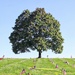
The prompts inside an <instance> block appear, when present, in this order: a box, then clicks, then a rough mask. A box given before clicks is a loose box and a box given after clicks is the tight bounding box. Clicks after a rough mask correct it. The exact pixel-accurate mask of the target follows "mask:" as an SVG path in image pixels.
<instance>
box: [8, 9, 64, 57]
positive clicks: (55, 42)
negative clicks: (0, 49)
mask: <svg viewBox="0 0 75 75" xmlns="http://www.w3.org/2000/svg"><path fill="white" fill-rule="evenodd" d="M9 39H10V42H11V43H12V50H13V52H14V53H16V54H17V53H23V52H30V49H31V50H37V51H38V52H39V57H41V53H42V52H43V51H47V50H52V51H53V52H55V53H62V51H63V45H62V44H63V41H64V39H63V38H62V35H61V32H60V23H59V22H58V21H57V20H56V19H55V18H54V17H53V16H52V15H51V14H50V13H46V12H45V10H44V8H37V9H36V10H35V11H33V12H30V11H29V10H28V9H27V10H24V11H23V12H22V13H21V14H20V15H19V16H18V18H17V19H16V22H15V26H14V27H13V32H12V33H11V34H10V36H9Z"/></svg>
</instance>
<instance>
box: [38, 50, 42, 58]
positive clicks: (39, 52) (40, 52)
mask: <svg viewBox="0 0 75 75" xmlns="http://www.w3.org/2000/svg"><path fill="white" fill-rule="evenodd" d="M41 53H42V52H41V50H39V57H38V58H41Z"/></svg>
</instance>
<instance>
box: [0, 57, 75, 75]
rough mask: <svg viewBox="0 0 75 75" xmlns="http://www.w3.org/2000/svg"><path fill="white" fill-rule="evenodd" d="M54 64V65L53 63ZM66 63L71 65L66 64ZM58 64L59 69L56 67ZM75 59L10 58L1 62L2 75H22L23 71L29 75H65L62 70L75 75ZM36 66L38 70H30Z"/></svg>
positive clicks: (0, 73)
mask: <svg viewBox="0 0 75 75" xmlns="http://www.w3.org/2000/svg"><path fill="white" fill-rule="evenodd" d="M51 61H52V62H53V63H52V62H51ZM65 61H67V62H69V64H66V63H64V62H65ZM56 64H58V68H55V65H56ZM73 65H75V59H74V58H72V59H71V58H40V59H37V58H36V59H33V58H32V59H18V58H8V59H6V58H5V59H3V60H0V75H20V72H21V71H22V69H25V70H26V73H25V74H23V75H27V73H28V72H29V73H30V74H31V75H63V74H62V71H61V70H62V68H63V69H65V70H66V72H67V75H75V67H74V66H73ZM33 66H36V69H32V70H31V69H30V68H31V67H33Z"/></svg>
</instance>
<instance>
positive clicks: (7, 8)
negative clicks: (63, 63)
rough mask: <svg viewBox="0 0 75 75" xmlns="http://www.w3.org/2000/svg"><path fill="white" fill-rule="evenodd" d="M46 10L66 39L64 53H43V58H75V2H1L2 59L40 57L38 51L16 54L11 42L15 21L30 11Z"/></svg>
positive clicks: (14, 0)
mask: <svg viewBox="0 0 75 75" xmlns="http://www.w3.org/2000/svg"><path fill="white" fill-rule="evenodd" d="M37 7H38V8H45V11H46V12H47V13H51V14H52V15H53V16H54V17H55V19H57V20H58V21H59V22H60V24H61V26H60V31H61V33H62V36H63V38H64V43H63V46H64V48H63V52H62V53H61V54H54V53H53V52H52V51H47V52H43V53H42V57H46V56H47V55H49V57H71V55H72V57H75V29H74V28H75V0H0V57H2V56H3V55H5V57H6V58H8V57H9V58H24V57H25V58H30V57H32V58H34V57H38V53H37V52H36V51H32V52H30V53H22V54H14V53H13V52H12V46H11V43H10V40H9V38H8V37H9V36H10V34H11V32H12V27H14V25H15V20H16V19H17V17H18V16H19V15H20V14H21V13H22V12H23V10H26V9H29V10H30V11H34V10H35V9H36V8H37Z"/></svg>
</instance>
